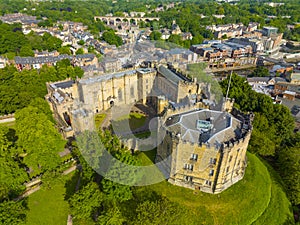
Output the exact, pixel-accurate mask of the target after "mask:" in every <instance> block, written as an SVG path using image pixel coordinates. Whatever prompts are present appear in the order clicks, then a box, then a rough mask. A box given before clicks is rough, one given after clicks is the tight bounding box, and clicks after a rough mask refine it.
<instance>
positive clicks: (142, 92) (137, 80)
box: [46, 65, 253, 193]
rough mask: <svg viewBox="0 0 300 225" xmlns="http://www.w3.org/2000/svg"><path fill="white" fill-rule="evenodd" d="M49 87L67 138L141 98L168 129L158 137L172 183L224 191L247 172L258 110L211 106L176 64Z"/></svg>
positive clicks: (164, 168)
mask: <svg viewBox="0 0 300 225" xmlns="http://www.w3.org/2000/svg"><path fill="white" fill-rule="evenodd" d="M47 89H48V94H47V96H46V98H47V100H48V101H49V103H50V106H51V109H52V110H53V112H54V115H55V118H56V120H57V121H58V124H59V126H60V129H61V132H62V133H63V135H64V137H65V138H68V137H72V136H74V135H76V133H77V132H81V131H83V130H86V129H89V130H93V129H94V127H93V126H94V123H93V121H94V114H95V113H99V112H103V111H105V110H107V109H109V108H112V107H120V109H122V106H123V107H125V106H128V105H129V106H130V105H132V106H133V105H135V104H136V103H139V104H143V105H148V106H150V107H151V108H152V109H154V111H155V112H156V115H157V116H158V118H159V119H158V121H159V122H158V127H157V129H158V131H163V132H164V133H165V134H166V135H165V136H164V138H163V140H162V141H161V142H159V141H158V142H157V143H158V145H157V155H156V162H164V163H160V165H162V166H160V169H161V171H162V172H163V173H164V175H165V176H166V177H167V178H168V181H169V182H170V183H172V184H175V185H179V186H183V187H187V188H191V189H197V190H201V191H203V192H208V193H220V192H222V191H223V190H225V189H227V188H228V187H230V186H231V185H233V184H234V183H236V182H237V181H239V180H241V179H242V178H243V176H244V173H245V168H246V166H247V158H246V151H247V147H248V142H249V139H250V136H251V131H252V126H251V122H252V119H253V115H252V114H243V113H241V112H239V111H238V110H236V109H234V108H233V107H232V106H233V101H231V100H227V101H225V103H224V104H223V108H222V110H221V111H218V110H212V109H209V108H210V103H211V102H212V101H211V100H210V99H205V96H208V95H207V93H206V92H207V90H206V89H205V87H204V86H203V85H201V84H200V83H197V81H196V79H192V78H189V77H187V76H185V75H183V74H182V73H179V72H178V71H177V70H175V69H174V68H172V67H165V66H163V65H159V66H156V67H148V68H138V69H133V70H127V71H122V72H118V73H112V74H104V75H98V76H93V77H85V78H83V79H78V80H76V81H72V80H65V81H61V82H54V83H47ZM74 121H76V122H74ZM157 133H161V132H157ZM158 139H160V138H158ZM158 139H157V140H158ZM137 146H138V145H137ZM166 159H168V160H166Z"/></svg>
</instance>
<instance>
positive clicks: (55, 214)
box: [27, 172, 77, 225]
mask: <svg viewBox="0 0 300 225" xmlns="http://www.w3.org/2000/svg"><path fill="white" fill-rule="evenodd" d="M74 174H75V172H72V173H70V174H68V175H66V176H61V177H59V178H54V179H53V181H51V182H50V185H49V186H50V188H48V187H47V185H46V184H43V185H42V188H41V189H40V190H39V191H37V192H35V193H33V194H32V195H30V196H29V197H28V208H29V211H28V214H27V224H28V225H44V224H45V225H60V224H66V223H67V218H68V214H69V205H68V202H67V201H65V195H66V193H68V192H71V191H73V190H74V189H75V185H76V182H75V181H76V180H77V179H75V178H76V176H74Z"/></svg>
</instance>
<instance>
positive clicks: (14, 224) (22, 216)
mask: <svg viewBox="0 0 300 225" xmlns="http://www.w3.org/2000/svg"><path fill="white" fill-rule="evenodd" d="M25 212H26V202H25V201H24V200H23V201H18V202H15V201H4V202H2V203H0V223H1V224H3V225H21V224H25V220H26V213H25Z"/></svg>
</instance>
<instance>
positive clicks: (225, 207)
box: [139, 154, 291, 225]
mask: <svg viewBox="0 0 300 225" xmlns="http://www.w3.org/2000/svg"><path fill="white" fill-rule="evenodd" d="M142 155H143V154H141V155H139V157H140V158H144V157H146V156H145V155H144V156H142ZM143 161H145V159H143ZM142 189H143V192H145V191H152V190H153V191H155V192H157V193H159V194H161V195H163V196H166V197H167V198H169V199H170V200H171V201H174V202H177V203H178V204H180V205H182V206H183V207H185V208H188V210H189V212H190V213H189V215H187V216H186V218H182V219H181V218H178V224H226V225H227V224H239V225H243V224H251V223H253V222H255V221H257V222H256V223H255V224H269V225H272V224H274V225H275V224H276V225H277V224H280V223H278V222H279V221H281V222H282V223H283V222H284V220H285V218H287V217H289V216H291V212H290V211H289V207H288V205H289V204H288V202H287V201H286V200H287V199H286V197H285V194H284V193H283V191H282V189H281V188H280V187H279V186H278V185H276V182H275V181H273V180H272V179H271V177H270V174H269V172H268V169H267V168H266V166H265V165H264V164H263V163H262V162H261V161H260V160H259V159H258V158H257V157H256V156H254V155H252V154H248V167H247V169H246V174H245V177H244V179H243V180H242V181H240V182H238V183H237V184H235V185H233V186H232V187H231V188H229V189H228V190H226V191H224V192H222V193H221V194H218V195H211V194H206V193H202V192H194V191H193V190H189V189H186V188H182V187H178V186H173V185H171V184H170V183H168V182H166V181H164V182H161V183H159V184H155V185H151V186H147V187H142ZM271 194H272V195H271ZM271 196H272V197H271ZM283 200H284V201H283ZM273 213H276V214H277V215H276V216H275V217H273ZM279 218H280V219H279ZM181 220H182V221H181ZM266 222H267V223H266Z"/></svg>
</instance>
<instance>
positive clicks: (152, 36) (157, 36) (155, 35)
mask: <svg viewBox="0 0 300 225" xmlns="http://www.w3.org/2000/svg"><path fill="white" fill-rule="evenodd" d="M160 39H161V33H160V32H158V31H153V32H151V34H150V40H155V41H157V40H160Z"/></svg>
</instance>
